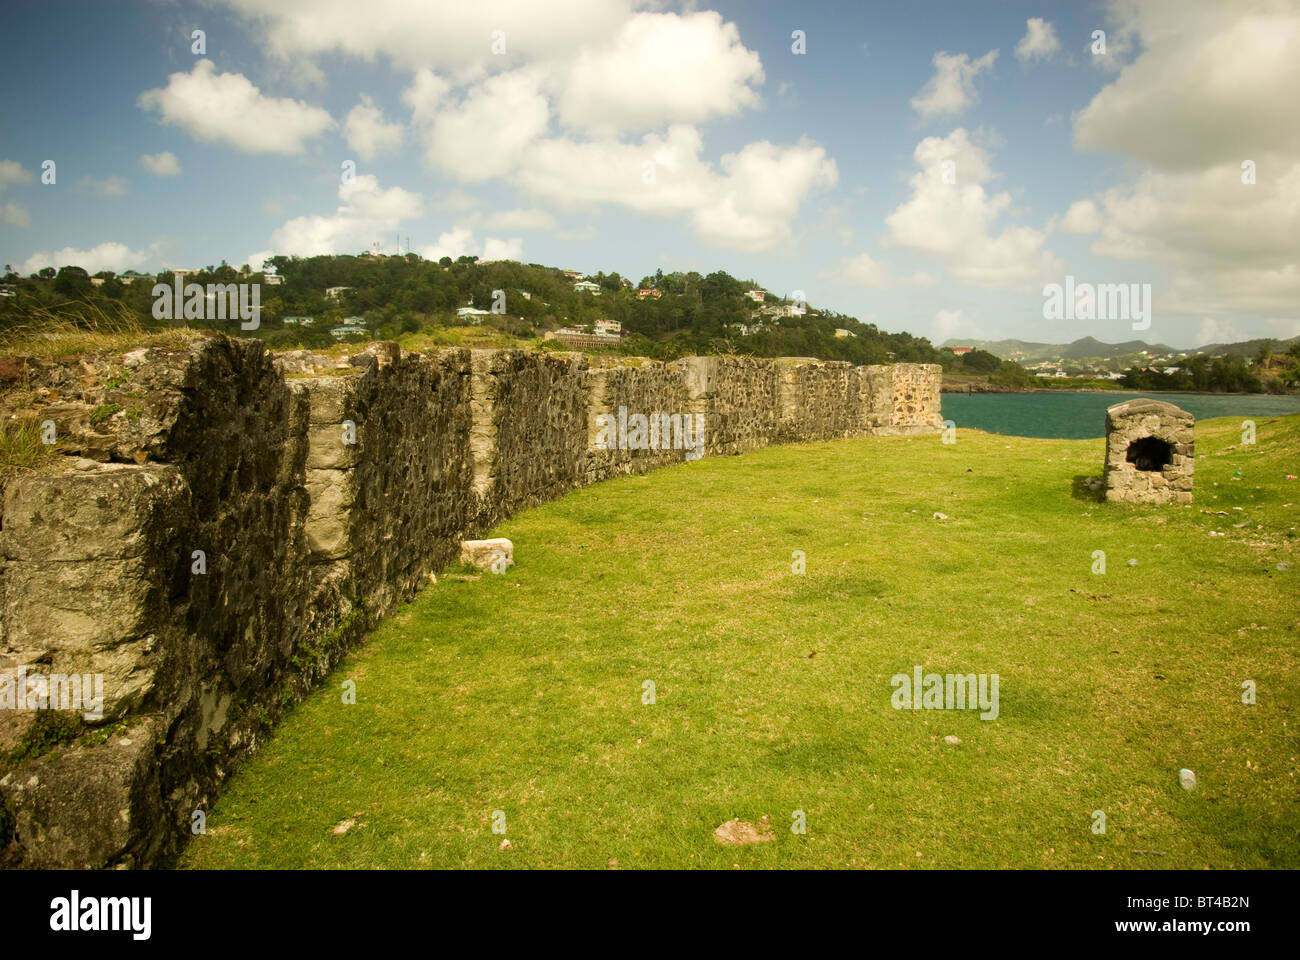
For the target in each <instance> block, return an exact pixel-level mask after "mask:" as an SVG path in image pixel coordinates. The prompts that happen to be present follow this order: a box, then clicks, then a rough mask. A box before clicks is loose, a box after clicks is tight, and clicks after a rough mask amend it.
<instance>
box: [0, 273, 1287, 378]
mask: <svg viewBox="0 0 1300 960" xmlns="http://www.w3.org/2000/svg"><path fill="white" fill-rule="evenodd" d="M268 265H269V269H270V270H271V271H273V272H274V273H275V274H278V276H279V277H280V278H281V282H279V283H278V284H275V285H272V284H270V283H267V282H266V277H267V274H263V273H258V272H254V271H250V270H249V267H248V266H247V265H244V266H243V267H242V268H239V269H236V268H234V267H232V266H230V265H229V264H227V263H225V262H224V261H223V262H222V263H221V264H220V266H215V267H212V266H209V267H206V268H204V269H203V270H200V271H198V272H197V273H195V274H192V275H189V276H187V277H185V278H184V279H185V282H186V283H187V284H188V283H197V284H200V285H203V286H206V285H207V284H230V283H240V282H258V283H261V284H262V287H261V291H260V292H261V327H260V328H259V329H258V330H256V331H252V332H248V331H241V330H240V329H239V326H238V321H237V320H198V319H189V320H184V321H182V320H174V321H173V320H159V319H156V318H155V317H154V315H153V307H154V296H153V286H154V284H155V283H156V282H157V283H165V284H168V285H169V286H170V285H172V284H173V283H174V274H172V273H170V272H164V273H161V274H158V275H157V276H156V277H154V276H141V275H132V274H129V273H128V274H125V275H123V276H121V277H119V276H117V275H115V274H113V273H112V272H109V271H103V272H100V273H97V274H95V275H94V277H91V276H90V275H89V274H88V273H87V272H86V271H85V270H83V269H82V268H81V267H75V266H65V267H63V268H61V269H59V270H57V271H56V270H54V269H53V268H52V267H47V268H46V269H44V270H42V271H40V273H37V274H33V275H31V276H30V277H21V276H19V275H18V274H16V273H15V272H13V270H12V268H9V267H6V276H5V278H4V282H5V283H6V284H11V285H13V287H14V288H15V292H16V294H17V295H16V296H8V297H0V342H2V341H3V340H5V339H9V340H13V339H15V338H14V336H13V333H14V331H16V330H22V331H24V332H26V333H27V334H28V335H30V333H31V332H33V331H36V330H40V329H45V328H47V327H48V326H49V325H50V323H51V321H59V320H62V321H66V322H68V323H71V324H74V325H75V324H84V323H86V321H87V318H89V317H104V316H110V317H117V318H121V319H123V320H124V321H126V322H127V323H129V324H131V325H134V326H137V327H138V329H140V330H143V331H146V332H147V331H152V330H160V329H168V328H171V327H175V326H179V325H181V324H184V325H186V326H189V327H198V328H204V327H206V328H210V329H221V330H225V331H226V332H230V333H238V334H240V335H242V336H256V337H260V338H261V339H263V340H265V341H267V343H268V345H269V346H272V347H313V348H323V347H327V346H329V345H330V344H332V343H334V342H335V340H334V338H333V337H332V336H331V335H330V333H329V331H330V329H331V328H332V327H335V326H337V325H338V324H339V323H340V322H341V321H342V319H343V318H344V317H351V316H360V317H363V318H364V320H365V331H364V333H361V334H358V335H357V336H358V338H361V337H364V338H373V339H382V340H401V339H405V338H413V337H418V338H419V342H418V345H419V346H427V345H440V344H451V343H457V342H463V341H462V340H458V339H456V338H455V337H449V336H447V333H448V331H454V330H457V329H461V328H463V327H464V325H465V324H475V325H477V326H478V328H479V330H478V331H477V333H476V335H475V337H474V341H475V342H472V343H471V345H476V346H488V345H491V346H507V345H518V346H529V347H539V348H542V349H547V348H559V347H560V345H559V344H558V343H557V342H555V341H543V340H542V339H540V338H541V337H542V335H543V334H544V333H546V332H547V331H550V330H554V329H556V328H557V327H561V326H569V327H578V328H580V329H584V328H585V329H590V328H592V327H593V325H594V324H595V323H596V322H597V321H612V322H615V323H618V324H619V325H621V326H622V328H623V329H624V330H625V331H626V333H627V335H626V336H624V337H623V338H622V340H621V341H619V342H617V343H615V344H611V346H609V347H602V348H597V349H600V350H604V351H608V352H616V353H623V354H629V355H634V356H648V357H654V358H656V359H660V360H671V359H675V358H677V357H683V356H689V355H692V354H716V353H728V354H748V355H752V356H759V357H782V356H784V357H790V356H797V357H817V358H819V359H822V360H848V361H850V362H852V363H859V364H862V363H888V362H891V361H900V362H912V363H939V364H942V365H943V368H944V372H945V374H948V375H955V376H958V377H962V376H965V377H970V376H974V377H978V378H981V379H984V380H987V382H989V383H991V384H994V385H997V386H1002V387H1007V388H1013V389H1038V388H1045V387H1050V388H1063V389H1070V388H1078V387H1080V386H1088V387H1093V386H1109V387H1112V388H1113V387H1115V386H1116V385H1117V386H1120V387H1124V388H1127V389H1132V390H1143V391H1149V390H1199V391H1213V392H1235V393H1240V392H1245V393H1258V392H1262V391H1265V390H1267V391H1269V392H1274V393H1281V392H1285V391H1288V390H1295V389H1298V388H1300V342H1297V343H1295V344H1292V345H1291V346H1290V349H1289V351H1288V352H1287V353H1284V354H1277V355H1275V354H1274V353H1273V349H1272V341H1261V342H1260V347H1259V350H1258V353H1257V356H1255V357H1254V358H1252V360H1253V363H1252V361H1249V360H1247V358H1245V357H1243V356H1240V355H1228V356H1220V357H1213V358H1211V357H1210V356H1207V355H1205V354H1198V355H1196V356H1193V357H1190V358H1187V359H1186V360H1184V361H1181V364H1182V366H1181V369H1179V370H1178V371H1177V372H1175V373H1172V374H1165V373H1163V372H1161V371H1160V370H1159V369H1156V368H1151V369H1145V368H1142V367H1133V368H1131V369H1130V370H1129V371H1128V373H1127V374H1126V375H1125V377H1124V378H1123V379H1122V380H1119V381H1087V380H1079V379H1074V378H1071V379H1068V380H1063V379H1055V380H1053V379H1046V378H1043V377H1037V376H1035V375H1034V374H1032V373H1030V372H1029V371H1028V370H1026V369H1025V368H1024V367H1022V366H1021V365H1020V364H1018V363H1015V362H1013V361H1010V360H1002V359H1000V358H999V357H997V356H996V355H994V354H993V353H991V352H989V351H987V350H984V349H975V350H971V351H970V352H969V353H965V354H962V355H959V354H956V353H954V352H953V351H952V350H951V349H949V348H943V349H937V348H935V347H934V346H933V345H932V344H931V343H930V341H929V340H927V339H925V338H923V337H914V336H912V335H911V334H909V333H888V332H886V331H883V330H880V329H878V328H877V327H876V326H875V325H874V324H870V323H861V322H859V321H858V320H857V319H856V318H854V317H850V316H846V315H844V314H840V313H836V312H834V311H830V310H818V309H816V308H814V307H811V306H809V307H808V308H807V309H806V310H805V311H804V312H802V313H797V312H796V313H795V314H794V315H792V316H782V315H780V314H781V313H783V312H784V313H790V312H791V311H789V310H788V309H786V308H789V307H790V306H791V305H792V303H791V301H790V300H787V299H783V298H780V297H776V296H767V297H765V299H764V301H763V302H762V303H761V304H760V303H756V302H754V301H753V300H751V299H750V297H749V296H748V295H747V291H750V290H754V289H761V288H760V287H759V286H758V284H757V283H755V282H754V281H752V280H738V279H736V278H735V277H732V276H730V275H729V274H726V273H723V272H721V271H717V272H714V273H710V274H708V275H707V276H705V275H701V274H699V273H696V272H693V271H692V272H689V273H664V272H663V271H662V270H658V271H656V272H655V273H654V275H653V276H646V277H643V278H642V279H641V280H640V281H639V282H637V283H635V284H634V283H633V282H632V281H631V280H629V279H626V278H623V277H620V276H619V275H618V274H617V273H608V274H607V273H597V274H594V275H592V276H591V277H590V278H589V279H590V280H591V281H592V282H594V283H596V284H597V285H598V286H599V288H600V293H599V294H598V295H597V294H595V293H593V292H588V291H585V290H577V289H575V288H574V279H575V278H574V276H573V275H572V274H571V273H566V272H565V271H563V270H560V269H558V268H555V267H546V266H542V265H541V264H536V263H531V264H524V263H517V262H515V261H512V260H497V261H491V262H487V263H480V262H479V261H478V258H477V257H461V258H459V259H457V260H452V259H451V258H450V257H443V258H442V259H441V260H439V261H437V262H434V261H431V260H425V259H423V258H421V257H420V256H418V255H416V254H407V255H406V256H377V257H376V256H358V257H353V256H320V257H307V258H298V257H273V258H272V259H271V260H270V261H268ZM330 287H347V288H348V289H347V290H346V291H344V292H343V293H342V294H341V295H339V296H338V297H336V298H329V297H327V296H326V295H325V291H326V289H328V288H330ZM641 291H654V292H655V295H639V294H640V292H641ZM498 294H499V295H498ZM463 307H474V308H476V309H478V310H483V311H489V312H488V313H487V314H486V315H477V316H474V317H472V318H469V319H464V318H459V317H457V314H456V311H457V310H458V309H460V308H463ZM304 316H305V317H313V318H315V323H314V324H313V325H311V326H299V325H286V324H285V322H284V321H285V318H286V317H290V318H292V317H304ZM837 331H838V333H837ZM1080 342H1081V343H1082V342H1083V341H1080ZM1102 346H1105V345H1102ZM1119 346H1121V347H1122V346H1124V345H1119ZM1117 349H1118V347H1117Z"/></svg>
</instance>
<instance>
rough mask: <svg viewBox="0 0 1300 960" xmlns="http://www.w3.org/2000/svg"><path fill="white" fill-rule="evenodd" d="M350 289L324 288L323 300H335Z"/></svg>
mask: <svg viewBox="0 0 1300 960" xmlns="http://www.w3.org/2000/svg"><path fill="white" fill-rule="evenodd" d="M351 289H352V288H351V287H326V288H325V298H326V299H327V300H337V299H338V298H339V297H341V296H343V294H345V293H347V292H348V291H349V290H351Z"/></svg>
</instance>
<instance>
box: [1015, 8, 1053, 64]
mask: <svg viewBox="0 0 1300 960" xmlns="http://www.w3.org/2000/svg"><path fill="white" fill-rule="evenodd" d="M1059 49H1061V41H1060V40H1059V39H1058V38H1057V36H1056V28H1055V27H1054V26H1052V24H1051V23H1050V22H1049V21H1047V20H1044V19H1043V18H1042V17H1030V18H1029V19H1028V20H1026V21H1025V35H1024V36H1023V37H1021V38H1020V42H1019V43H1017V44H1016V57H1017V59H1019V60H1021V61H1022V62H1024V63H1028V62H1030V61H1031V60H1046V59H1048V58H1049V57H1051V55H1052V54H1054V53H1055V52H1056V51H1057V50H1059Z"/></svg>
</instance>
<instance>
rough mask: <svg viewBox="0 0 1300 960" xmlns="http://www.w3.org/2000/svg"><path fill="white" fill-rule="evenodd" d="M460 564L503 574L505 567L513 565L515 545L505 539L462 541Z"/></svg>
mask: <svg viewBox="0 0 1300 960" xmlns="http://www.w3.org/2000/svg"><path fill="white" fill-rule="evenodd" d="M460 562H461V563H466V564H469V565H470V566H471V567H474V568H475V569H476V570H487V571H490V572H492V573H505V571H506V568H507V567H513V566H514V565H515V545H514V544H513V543H511V542H510V541H509V540H507V539H506V538H505V537H493V538H492V539H490V540H462V541H461V542H460Z"/></svg>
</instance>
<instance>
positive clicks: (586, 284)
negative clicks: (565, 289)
mask: <svg viewBox="0 0 1300 960" xmlns="http://www.w3.org/2000/svg"><path fill="white" fill-rule="evenodd" d="M573 292H574V293H584V292H585V293H589V294H591V295H592V296H593V297H599V296H600V284H599V283H592V282H591V281H590V280H579V281H578V282H577V283H575V284H574V285H573Z"/></svg>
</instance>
